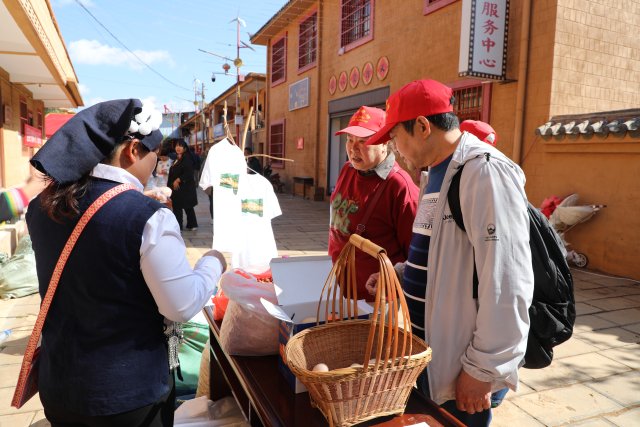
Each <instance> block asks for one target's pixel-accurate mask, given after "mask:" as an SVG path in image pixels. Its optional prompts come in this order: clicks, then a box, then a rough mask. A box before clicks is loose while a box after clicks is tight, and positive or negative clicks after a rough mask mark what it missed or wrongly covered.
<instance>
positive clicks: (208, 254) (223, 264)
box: [202, 249, 227, 273]
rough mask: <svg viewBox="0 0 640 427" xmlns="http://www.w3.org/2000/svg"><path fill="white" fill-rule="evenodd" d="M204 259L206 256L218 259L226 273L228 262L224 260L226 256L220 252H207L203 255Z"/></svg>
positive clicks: (213, 250)
mask: <svg viewBox="0 0 640 427" xmlns="http://www.w3.org/2000/svg"><path fill="white" fill-rule="evenodd" d="M202 256H203V257H205V256H212V257H214V258H217V259H218V261H220V265H222V272H223V273H224V272H225V271H226V270H227V260H226V259H225V258H224V255H222V254H221V253H220V252H218V251H217V250H215V249H211V250H210V251H207V252H206V253H205V254H204V255H202Z"/></svg>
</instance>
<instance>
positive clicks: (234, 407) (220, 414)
mask: <svg viewBox="0 0 640 427" xmlns="http://www.w3.org/2000/svg"><path fill="white" fill-rule="evenodd" d="M173 422H174V424H173V425H174V426H175V427H250V424H249V423H248V422H247V421H246V420H245V419H244V415H242V412H241V411H240V407H238V404H237V403H236V401H235V400H234V399H233V397H231V396H229V397H225V398H222V399H220V400H218V401H216V402H212V401H211V400H209V399H207V398H206V397H204V396H203V397H200V398H195V399H192V400H187V401H186V402H184V403H183V404H182V405H180V407H179V408H178V409H176V411H175V413H174V421H173Z"/></svg>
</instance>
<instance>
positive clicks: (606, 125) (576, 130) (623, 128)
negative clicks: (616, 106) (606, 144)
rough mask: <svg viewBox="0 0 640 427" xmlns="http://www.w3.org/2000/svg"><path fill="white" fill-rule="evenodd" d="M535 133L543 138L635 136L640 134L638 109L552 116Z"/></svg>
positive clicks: (639, 110)
mask: <svg viewBox="0 0 640 427" xmlns="http://www.w3.org/2000/svg"><path fill="white" fill-rule="evenodd" d="M535 132H536V134H537V135H541V136H543V137H552V136H555V137H563V136H565V135H593V134H595V135H601V136H606V135H608V134H609V133H611V134H615V135H620V136H623V135H624V134H626V133H632V134H634V135H636V134H638V133H640V108H636V109H630V110H617V111H603V112H598V113H588V114H568V115H563V116H554V117H551V119H549V121H548V122H546V123H545V124H543V125H541V126H538V127H537V128H536V131H535Z"/></svg>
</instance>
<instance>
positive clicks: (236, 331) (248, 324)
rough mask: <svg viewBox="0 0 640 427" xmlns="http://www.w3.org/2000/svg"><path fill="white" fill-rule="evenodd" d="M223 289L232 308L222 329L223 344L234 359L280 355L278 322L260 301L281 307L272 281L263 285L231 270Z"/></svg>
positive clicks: (221, 339) (226, 275)
mask: <svg viewBox="0 0 640 427" xmlns="http://www.w3.org/2000/svg"><path fill="white" fill-rule="evenodd" d="M220 287H221V288H222V291H223V292H224V294H225V295H226V296H227V297H228V298H229V305H227V311H226V313H225V315H224V320H223V321H222V326H221V327H220V345H221V346H222V348H223V350H224V351H225V352H226V353H227V354H230V355H234V356H266V355H270V354H277V353H278V325H279V321H278V319H276V318H274V317H273V316H271V315H270V314H269V313H268V312H267V310H266V309H265V308H264V306H263V305H262V303H261V302H260V299H261V298H263V299H265V300H267V301H269V302H271V303H273V304H277V303H278V300H277V298H276V292H275V289H274V287H273V283H271V282H259V281H258V280H257V279H256V278H254V277H253V276H251V275H250V274H248V273H245V272H244V271H241V270H234V271H228V272H226V273H225V274H223V275H222V278H221V279H220Z"/></svg>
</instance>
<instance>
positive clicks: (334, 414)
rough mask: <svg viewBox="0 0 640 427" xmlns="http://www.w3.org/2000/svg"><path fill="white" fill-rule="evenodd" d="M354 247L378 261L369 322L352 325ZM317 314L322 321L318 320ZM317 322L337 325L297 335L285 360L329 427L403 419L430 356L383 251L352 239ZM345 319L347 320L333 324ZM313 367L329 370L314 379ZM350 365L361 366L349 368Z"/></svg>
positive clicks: (325, 292) (355, 237)
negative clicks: (323, 366) (415, 332)
mask: <svg viewBox="0 0 640 427" xmlns="http://www.w3.org/2000/svg"><path fill="white" fill-rule="evenodd" d="M356 247H357V248H359V249H360V250H363V251H364V252H366V253H368V254H369V255H371V256H373V257H375V258H377V259H378V260H379V261H380V278H379V280H378V288H377V293H376V299H375V304H374V308H373V314H372V316H371V319H370V320H357V319H356V318H357V317H358V308H357V305H356V301H355V300H353V299H352V298H351V296H353V295H355V292H356V269H355V268H356V265H355V250H356ZM323 301H326V304H322V303H323ZM322 306H324V307H325V309H324V311H325V312H324V317H321V315H320V314H321V313H320V308H321V307H322ZM385 311H386V313H387V314H384V313H385ZM381 313H382V315H381ZM330 314H333V316H330ZM399 314H401V315H399ZM336 315H337V316H336ZM321 318H324V319H332V318H336V319H337V320H335V321H331V320H329V321H328V322H327V323H325V324H323V325H319V326H314V327H312V328H309V329H306V330H304V331H302V332H300V333H299V334H296V335H295V336H294V337H292V338H291V340H289V342H288V344H287V347H286V350H285V356H286V360H287V365H288V366H289V368H290V369H291V371H292V372H293V373H294V374H295V375H296V377H298V379H300V381H301V382H302V383H303V384H304V385H305V386H306V387H307V389H308V390H309V395H310V397H311V401H312V403H313V404H314V405H315V406H316V407H317V408H318V409H319V410H320V411H321V412H322V414H323V415H324V416H325V418H326V419H327V421H329V425H330V426H332V427H333V426H351V425H353V424H357V423H361V422H363V421H366V420H369V419H372V418H376V417H380V416H383V415H392V414H400V413H403V412H404V409H405V406H406V405H407V401H408V399H409V395H410V394H411V390H412V388H413V385H414V384H415V382H416V379H417V377H418V375H420V373H421V372H422V371H423V370H424V368H425V367H426V366H427V363H428V362H429V361H430V360H431V349H430V348H429V347H428V346H427V344H426V343H425V342H424V341H423V340H421V339H420V338H417V337H415V336H413V335H412V333H411V322H410V320H409V312H408V309H407V304H406V301H405V299H404V295H403V293H402V288H401V287H400V284H399V283H398V279H397V277H396V274H395V271H394V270H393V266H392V265H391V262H390V261H389V258H388V257H387V255H386V253H385V251H384V250H383V249H382V248H380V247H379V246H377V245H375V244H373V243H372V242H370V241H369V240H366V239H363V238H362V237H360V236H358V235H352V236H351V238H350V240H349V243H348V244H347V245H346V246H345V248H344V249H343V250H342V252H341V253H340V256H339V258H338V260H337V261H336V263H335V264H334V266H333V269H332V270H331V273H330V274H329V277H328V278H327V281H326V283H325V286H324V288H323V290H322V294H321V296H320V303H319V304H318V316H317V319H321ZM344 318H347V319H348V320H338V319H344ZM399 324H400V325H401V327H399ZM318 363H325V364H326V365H327V366H328V367H329V369H330V370H329V371H328V372H315V371H312V369H313V367H314V366H315V365H317V364H318ZM354 363H359V364H361V365H360V366H355V367H352V366H351V365H352V364H354Z"/></svg>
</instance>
